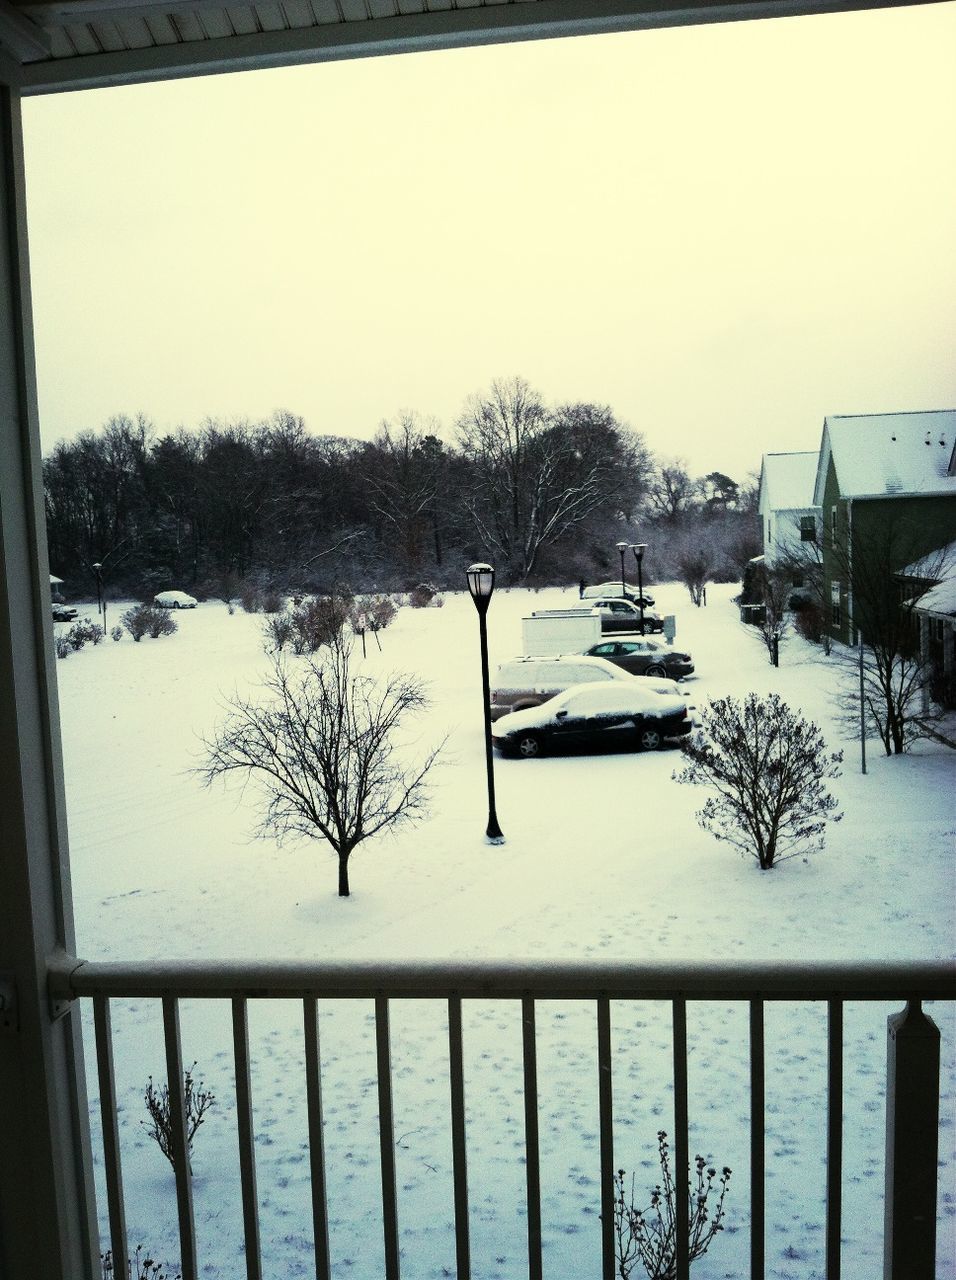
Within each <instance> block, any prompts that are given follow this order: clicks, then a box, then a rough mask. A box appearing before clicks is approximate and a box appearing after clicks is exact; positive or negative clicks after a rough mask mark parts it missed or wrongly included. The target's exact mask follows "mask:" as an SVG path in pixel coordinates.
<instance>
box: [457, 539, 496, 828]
mask: <svg viewBox="0 0 956 1280" xmlns="http://www.w3.org/2000/svg"><path fill="white" fill-rule="evenodd" d="M465 576H466V578H467V579H468V590H469V592H470V593H471V598H472V600H474V602H475V608H476V609H477V610H478V635H479V637H480V640H481V698H482V706H483V707H484V713H485V766H486V768H487V770H488V828H487V830H486V831H485V836H486V837H487V840H488V843H489V844H504V842H505V838H504V835H503V833H502V830H501V827H500V826H499V825H498V815H497V813H496V812H495V767H494V755H493V752H492V748H491V689H490V687H489V683H488V630H487V627H486V625H485V614H486V613H487V612H488V605H489V604H490V603H491V593H492V592H493V591H494V589H495V571H494V569H493V568H492V567H491V565H490V564H473V565H471V566H469V568H468V569H467V571H466V573H465Z"/></svg>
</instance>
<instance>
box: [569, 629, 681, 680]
mask: <svg viewBox="0 0 956 1280" xmlns="http://www.w3.org/2000/svg"><path fill="white" fill-rule="evenodd" d="M587 653H588V657H590V658H604V659H605V661H607V662H613V663H614V665H615V666H617V667H623V669H624V670H625V671H628V672H630V674H631V675H632V676H669V677H670V679H671V680H680V679H681V678H682V677H683V676H689V675H692V674H693V671H694V664H693V662H692V660H691V656H690V654H689V653H681V652H679V651H678V650H677V649H669V648H668V647H667V645H665V644H661V643H660V641H659V640H648V639H646V638H645V637H644V636H635V637H634V638H633V639H627V640H603V641H602V642H601V643H600V644H596V645H594V646H593V647H592V648H590V649H588V651H587Z"/></svg>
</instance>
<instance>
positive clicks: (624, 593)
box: [617, 542, 627, 600]
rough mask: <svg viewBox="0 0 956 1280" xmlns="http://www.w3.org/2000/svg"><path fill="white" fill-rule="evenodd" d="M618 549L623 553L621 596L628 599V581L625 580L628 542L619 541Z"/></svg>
mask: <svg viewBox="0 0 956 1280" xmlns="http://www.w3.org/2000/svg"><path fill="white" fill-rule="evenodd" d="M617 549H618V551H620V553H621V598H622V600H626V599H627V584H626V583H625V581H624V552H625V551H626V550H627V543H626V542H619V543H618V544H617Z"/></svg>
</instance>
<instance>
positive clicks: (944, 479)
mask: <svg viewBox="0 0 956 1280" xmlns="http://www.w3.org/2000/svg"><path fill="white" fill-rule="evenodd" d="M954 440H956V409H938V410H931V411H928V412H925V413H877V414H860V415H858V416H855V417H840V416H833V417H828V418H825V419H824V422H823V441H822V443H821V445H820V465H819V467H818V469H817V478H816V488H815V496H816V501H817V503H818V504H819V503H821V502H822V499H823V487H824V484H825V482H826V474H827V467H828V463H829V460H830V458H831V457H832V459H833V465H834V467H835V469H836V476H837V483H838V485H839V487H840V495H841V496H842V497H844V498H862V497H871V498H872V497H883V496H895V495H899V494H919V495H929V494H946V493H951V494H954V495H956V475H951V474H949V470H950V460H951V458H952V456H953V444H954Z"/></svg>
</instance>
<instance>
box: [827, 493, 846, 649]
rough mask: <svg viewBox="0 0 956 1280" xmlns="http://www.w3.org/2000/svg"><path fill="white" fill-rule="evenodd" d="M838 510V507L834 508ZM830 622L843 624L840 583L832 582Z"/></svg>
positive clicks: (837, 625)
mask: <svg viewBox="0 0 956 1280" xmlns="http://www.w3.org/2000/svg"><path fill="white" fill-rule="evenodd" d="M834 510H836V508H834ZM830 622H831V623H832V624H833V626H835V627H840V626H842V625H843V609H842V607H841V605H840V583H839V582H831V583H830Z"/></svg>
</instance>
